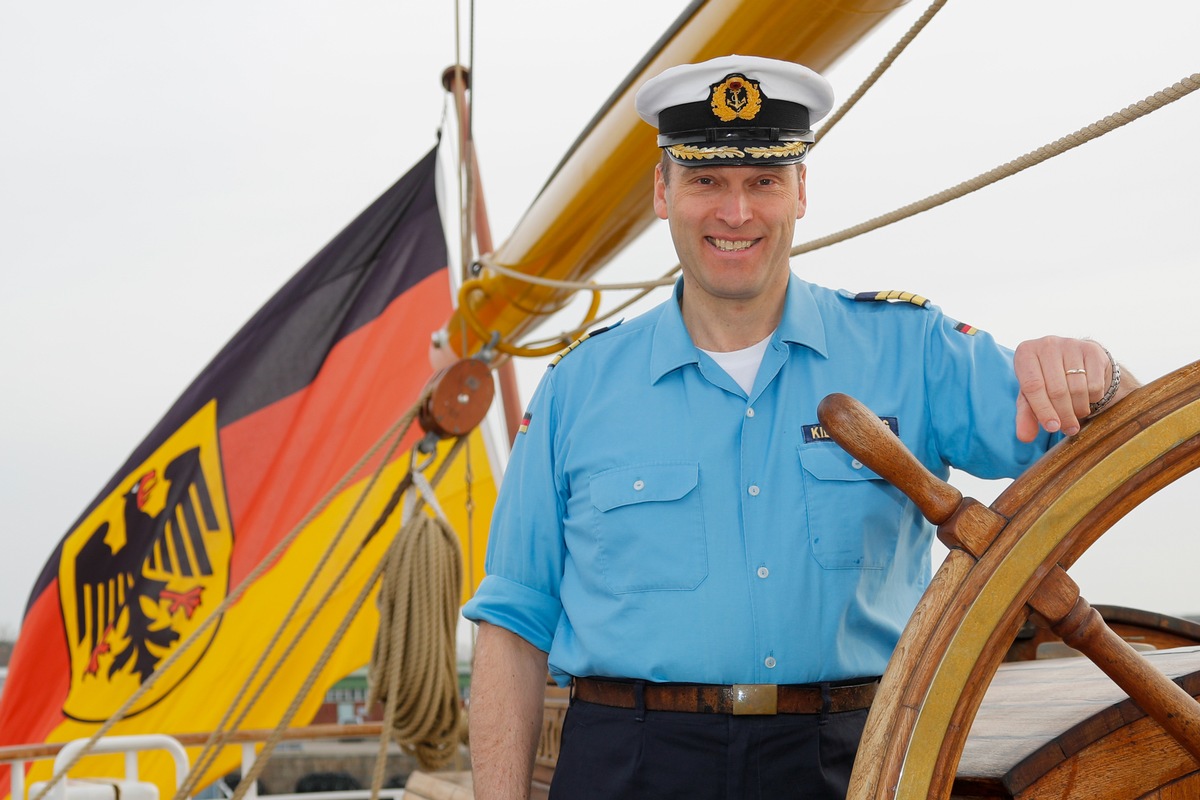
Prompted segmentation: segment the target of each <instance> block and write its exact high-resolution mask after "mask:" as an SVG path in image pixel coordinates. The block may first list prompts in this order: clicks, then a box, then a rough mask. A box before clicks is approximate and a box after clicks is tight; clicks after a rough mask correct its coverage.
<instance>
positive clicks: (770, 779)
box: [550, 700, 867, 800]
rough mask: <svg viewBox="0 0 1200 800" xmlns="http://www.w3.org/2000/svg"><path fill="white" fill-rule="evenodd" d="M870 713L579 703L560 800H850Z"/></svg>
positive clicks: (567, 742) (562, 758)
mask: <svg viewBox="0 0 1200 800" xmlns="http://www.w3.org/2000/svg"><path fill="white" fill-rule="evenodd" d="M866 721H867V710H866V709H863V710H861V711H847V712H843V713H839V714H779V715H775V716H730V715H725V714H694V713H685V712H670V711H645V710H644V709H624V708H611V707H609V706H602V705H596V704H593V703H585V702H582V701H577V700H573V701H572V703H571V707H570V709H568V711H567V716H566V720H565V721H564V723H563V733H562V745H561V748H560V750H559V757H558V766H557V767H556V768H555V772H554V782H553V783H552V785H551V787H550V800H631V799H632V798H681V799H682V798H687V800H759V798H762V800H787V799H788V798H797V800H799V798H803V799H804V800H844V798H845V796H846V791H847V789H848V787H849V785H850V770H851V768H852V767H853V766H854V754H855V752H856V751H857V749H858V742H859V739H860V738H861V737H862V731H863V726H864V725H865V724H866Z"/></svg>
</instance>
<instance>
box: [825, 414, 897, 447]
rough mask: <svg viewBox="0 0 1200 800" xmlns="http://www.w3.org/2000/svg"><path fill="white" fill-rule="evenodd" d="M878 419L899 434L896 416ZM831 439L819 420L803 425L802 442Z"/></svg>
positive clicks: (827, 440)
mask: <svg viewBox="0 0 1200 800" xmlns="http://www.w3.org/2000/svg"><path fill="white" fill-rule="evenodd" d="M879 419H880V421H882V422H883V424H885V425H887V426H888V429H889V430H890V431H891V432H892V433H894V434H896V435H897V436H899V435H900V420H899V418H898V417H880V418H879ZM832 441H833V439H831V438H830V436H829V431H827V430H825V426H824V425H822V424H820V423H819V422H812V423H809V424H807V425H805V426H804V443H805V444H812V443H813V442H832Z"/></svg>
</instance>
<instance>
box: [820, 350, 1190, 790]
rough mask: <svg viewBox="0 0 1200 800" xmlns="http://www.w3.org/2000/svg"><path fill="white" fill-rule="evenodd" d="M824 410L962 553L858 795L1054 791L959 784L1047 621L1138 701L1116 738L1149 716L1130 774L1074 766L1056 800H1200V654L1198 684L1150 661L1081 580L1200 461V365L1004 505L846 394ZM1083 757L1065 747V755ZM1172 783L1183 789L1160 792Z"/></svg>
mask: <svg viewBox="0 0 1200 800" xmlns="http://www.w3.org/2000/svg"><path fill="white" fill-rule="evenodd" d="M820 416H821V421H822V423H823V424H824V425H825V426H826V428H827V429H828V430H829V432H830V435H831V436H832V437H833V438H834V439H835V440H837V441H838V443H839V444H841V445H842V446H843V447H844V448H845V449H846V450H848V451H850V452H851V453H852V454H853V455H854V456H855V457H856V458H858V459H859V460H860V461H862V462H863V463H865V464H867V465H868V466H870V467H871V468H872V469H874V470H875V471H876V472H877V473H879V474H880V475H881V476H883V477H884V478H887V479H888V480H890V481H891V482H892V483H894V484H895V485H897V486H898V487H900V488H901V489H903V490H904V491H905V492H906V493H907V494H908V495H909V496H910V497H911V498H912V499H913V500H914V501H915V502H916V503H917V505H918V506H919V507H920V508H921V510H922V511H923V512H924V513H925V516H926V517H927V518H929V519H930V521H932V522H933V523H935V524H937V525H938V526H939V527H938V536H939V538H941V539H942V541H943V542H944V543H945V544H946V545H947V546H948V547H950V553H949V555H948V556H947V558H946V560H945V561H944V562H943V564H942V566H941V568H940V569H939V570H938V572H937V574H936V575H935V576H934V579H933V582H932V583H931V585H930V587H929V589H928V590H927V591H926V593H925V595H924V596H923V597H922V599H921V601H920V603H919V604H918V606H917V609H916V611H915V612H914V614H913V616H912V618H911V620H910V622H909V624H908V626H907V628H906V629H905V631H904V634H903V636H902V637H901V639H900V642H899V645H898V646H897V648H896V651H895V654H894V655H893V656H892V660H891V662H890V663H889V665H888V668H887V671H886V673H885V675H884V677H883V683H882V686H881V689H880V692H879V694H878V697H877V698H876V700H875V704H874V706H873V707H872V709H871V712H870V716H869V718H868V721H867V727H866V731H865V733H864V736H863V741H862V746H861V749H860V751H859V756H858V760H857V761H856V763H855V768H854V775H853V778H852V781H851V787H850V794H849V797H850V798H853V800H867V799H868V798H870V799H872V800H876V799H880V798H905V799H906V800H925V798H949V797H951V795H952V792H954V796H955V797H960V796H961V797H968V796H970V797H1005V796H1010V797H1015V796H1020V797H1035V796H1042V795H1038V794H1036V793H1034V792H1032V791H1031V792H1030V793H1029V794H1020V793H1018V794H1001V793H997V794H988V793H987V792H981V793H978V794H971V793H969V792H968V793H963V792H962V791H956V790H954V782H955V774H956V771H957V769H958V766H959V760H960V758H961V757H962V755H963V751H964V746H965V744H966V740H967V734H968V732H970V729H971V726H972V722H973V721H974V720H975V718H976V714H977V712H978V710H979V708H980V704H981V702H982V700H983V697H984V694H985V692H986V691H987V689H988V686H989V684H990V683H991V681H992V680H993V677H994V676H995V675H996V672H997V669H998V668H999V666H1000V663H1001V662H1002V661H1003V660H1004V659H1005V654H1006V653H1007V652H1008V650H1009V647H1010V645H1011V644H1012V643H1013V640H1014V637H1015V636H1016V635H1017V633H1018V631H1019V630H1020V629H1021V627H1022V626H1023V625H1024V624H1026V622H1027V621H1028V620H1030V619H1031V618H1032V619H1034V620H1036V621H1038V622H1039V623H1040V624H1041V625H1043V626H1045V627H1048V628H1050V629H1051V630H1052V631H1054V633H1055V634H1057V635H1058V636H1059V637H1061V638H1062V640H1063V642H1064V643H1065V644H1067V645H1069V646H1070V647H1072V648H1075V649H1076V650H1079V651H1081V652H1082V653H1083V654H1084V655H1086V656H1087V657H1088V659H1090V660H1091V662H1092V664H1094V665H1095V666H1096V667H1099V669H1100V670H1102V671H1103V672H1104V673H1106V674H1107V675H1108V676H1109V678H1111V679H1112V681H1114V682H1115V683H1116V684H1117V685H1118V686H1119V687H1120V689H1121V690H1123V692H1124V693H1125V694H1127V695H1128V696H1129V698H1131V699H1132V701H1133V702H1132V703H1130V702H1128V701H1126V702H1125V703H1124V705H1120V704H1118V705H1114V706H1113V707H1112V708H1113V709H1116V710H1115V711H1112V712H1111V713H1110V716H1114V715H1115V717H1121V715H1122V714H1123V715H1124V718H1123V719H1110V720H1108V721H1107V722H1106V724H1109V723H1111V724H1110V727H1111V728H1113V729H1114V730H1115V729H1117V728H1120V727H1121V726H1122V725H1125V724H1126V723H1128V722H1130V721H1131V720H1132V719H1134V718H1136V717H1147V716H1148V718H1147V719H1142V722H1143V723H1144V725H1143V727H1142V728H1140V729H1139V730H1140V731H1142V733H1141V734H1129V733H1126V734H1125V737H1126V738H1125V739H1124V740H1123V744H1122V745H1121V746H1122V747H1123V748H1125V749H1124V751H1123V753H1122V756H1123V758H1122V759H1120V760H1123V761H1124V762H1125V763H1124V764H1123V766H1118V767H1114V768H1113V769H1112V770H1111V771H1110V772H1109V773H1107V774H1104V775H1099V776H1092V780H1091V782H1090V783H1088V781H1087V780H1085V779H1084V777H1086V776H1081V775H1080V774H1079V773H1078V766H1077V765H1075V766H1071V767H1069V768H1067V769H1065V770H1063V772H1064V773H1069V778H1070V781H1069V782H1068V783H1067V784H1064V783H1060V784H1059V785H1058V788H1056V789H1054V791H1055V792H1058V793H1057V794H1053V795H1050V796H1055V797H1060V796H1062V797H1066V796H1071V797H1089V798H1100V797H1121V798H1138V797H1163V798H1166V797H1168V796H1169V797H1176V796H1178V797H1184V796H1196V795H1195V794H1188V792H1200V763H1198V762H1200V703H1197V702H1196V700H1195V699H1193V696H1192V695H1193V694H1195V693H1200V683H1198V682H1197V680H1196V678H1197V677H1200V673H1197V672H1196V671H1197V670H1198V669H1200V649H1195V650H1194V653H1195V654H1194V656H1192V659H1193V660H1192V662H1191V664H1190V667H1189V668H1190V670H1192V675H1189V676H1183V673H1185V672H1187V669H1184V670H1179V669H1172V670H1165V671H1166V672H1172V673H1173V674H1174V675H1176V676H1183V677H1180V678H1179V680H1178V682H1177V681H1176V680H1173V679H1172V678H1171V677H1168V675H1167V674H1164V671H1160V669H1159V668H1158V667H1156V666H1155V664H1156V663H1161V664H1164V665H1166V664H1167V663H1168V662H1167V661H1166V660H1162V659H1151V658H1145V657H1143V656H1142V655H1140V654H1139V653H1138V652H1136V651H1135V650H1134V649H1133V648H1132V647H1131V646H1130V645H1129V644H1128V643H1127V642H1125V641H1124V640H1123V639H1122V638H1121V636H1119V635H1118V634H1117V633H1115V632H1113V630H1112V629H1111V628H1109V627H1108V626H1107V625H1106V624H1105V623H1104V621H1103V620H1102V619H1101V616H1100V614H1099V613H1098V612H1097V611H1096V610H1095V609H1094V608H1092V607H1091V606H1090V605H1089V604H1088V603H1087V601H1086V600H1084V599H1083V598H1082V597H1080V595H1079V589H1078V587H1077V586H1076V584H1075V582H1074V581H1073V580H1072V579H1071V578H1070V576H1069V575H1068V574H1067V571H1068V570H1069V569H1070V567H1071V566H1072V565H1073V564H1074V563H1075V561H1076V560H1077V559H1078V558H1079V557H1080V555H1082V554H1083V553H1084V552H1085V551H1086V550H1087V549H1088V548H1089V547H1090V546H1091V545H1092V544H1093V543H1094V542H1095V541H1096V540H1097V539H1099V538H1100V536H1101V535H1102V534H1103V533H1104V532H1105V531H1107V530H1108V529H1109V528H1110V527H1111V526H1112V525H1113V524H1114V523H1115V522H1116V521H1117V520H1119V519H1121V518H1122V517H1123V516H1124V515H1125V514H1127V513H1128V512H1129V511H1130V510H1131V509H1133V508H1134V507H1135V506H1137V505H1138V504H1139V503H1141V502H1142V501H1143V500H1145V499H1146V498H1148V497H1149V496H1151V495H1152V494H1154V493H1155V492H1157V491H1159V490H1160V489H1162V488H1163V487H1165V486H1167V485H1169V484H1170V483H1172V482H1173V481H1175V480H1176V479H1178V478H1179V477H1181V476H1183V475H1185V474H1187V473H1189V472H1191V471H1192V470H1194V469H1195V468H1196V467H1197V466H1200V362H1196V363H1194V364H1191V365H1189V366H1187V367H1184V368H1182V369H1180V370H1177V371H1176V372H1174V373H1172V374H1170V375H1167V376H1165V377H1164V378H1162V379H1160V380H1158V381H1156V382H1154V383H1152V384H1150V385H1148V386H1146V387H1144V388H1142V389H1139V390H1137V391H1136V392H1134V393H1132V394H1130V395H1129V396H1128V397H1127V398H1125V399H1124V400H1123V401H1122V402H1121V403H1119V404H1117V405H1116V406H1115V407H1113V408H1112V409H1111V410H1109V411H1106V412H1105V413H1104V414H1102V415H1100V416H1099V417H1097V418H1096V419H1095V420H1094V421H1091V422H1089V423H1088V424H1087V425H1086V426H1084V429H1083V431H1081V432H1080V433H1079V434H1078V435H1077V436H1075V437H1073V438H1071V439H1068V440H1065V441H1063V442H1062V443H1060V444H1059V445H1058V446H1056V447H1055V448H1054V449H1053V450H1051V452H1049V453H1048V454H1047V455H1046V456H1044V457H1043V458H1042V459H1041V460H1040V461H1039V462H1038V463H1037V464H1035V465H1034V466H1033V467H1032V468H1031V469H1030V470H1029V471H1028V472H1027V473H1026V474H1025V475H1023V476H1022V477H1021V478H1020V479H1019V480H1017V481H1015V482H1014V483H1013V484H1012V485H1011V486H1010V487H1009V488H1008V489H1007V490H1006V491H1005V492H1004V493H1003V494H1002V495H1001V496H1000V497H998V498H997V499H996V501H995V502H994V503H993V504H992V505H991V506H990V507H986V506H984V505H982V504H981V503H978V502H977V501H974V500H970V499H967V500H965V501H964V500H963V499H962V496H961V494H959V493H958V491H957V490H955V489H954V488H952V487H950V486H949V485H947V484H945V483H943V482H941V481H940V480H938V479H937V478H935V477H934V476H933V475H931V474H929V473H928V472H927V471H926V470H925V469H924V467H922V466H921V465H920V464H919V463H918V462H917V461H916V459H915V458H914V457H913V456H912V455H911V454H909V453H908V451H907V450H905V449H904V448H903V446H902V445H900V443H899V440H898V439H897V438H896V437H895V436H893V435H892V434H891V433H890V431H888V430H887V429H886V428H885V427H883V426H881V425H880V424H879V421H878V418H877V417H875V416H874V415H872V414H871V413H870V412H869V411H868V410H867V409H865V408H863V407H862V406H861V405H860V404H858V403H857V402H856V401H853V400H851V399H850V398H847V397H845V396H842V395H832V396H830V397H828V398H826V400H825V401H824V402H823V403H822V406H821V409H820ZM1170 652H1175V651H1170ZM1185 655H1186V654H1185ZM1081 666H1084V667H1088V668H1090V669H1091V670H1092V672H1095V669H1094V668H1091V667H1090V665H1088V664H1086V663H1084V664H1082V665H1081ZM1184 678H1188V680H1185V679H1184ZM1189 680H1190V682H1189ZM1181 683H1182V684H1183V687H1187V688H1186V689H1185V688H1183V687H1181V685H1180V684H1181ZM1050 702H1053V701H1050ZM1143 712H1144V713H1143ZM1151 718H1152V719H1151ZM1155 722H1156V723H1157V725H1158V726H1161V728H1157V727H1155V728H1154V730H1153V734H1150V733H1146V727H1145V725H1154V723H1155ZM1130 730H1132V729H1130ZM1164 731H1165V733H1164ZM1151 740H1152V741H1151ZM1143 746H1144V747H1151V746H1152V747H1153V748H1154V750H1155V756H1154V759H1153V760H1154V764H1155V766H1154V768H1153V769H1149V768H1148V766H1147V765H1148V764H1150V762H1151V759H1149V751H1148V750H1146V751H1144V752H1139V747H1143ZM1067 749H1069V747H1068V746H1067V745H1066V744H1064V743H1062V742H1060V743H1058V744H1057V752H1058V754H1059V755H1060V756H1061V755H1063V753H1064V752H1065V751H1066V750H1067ZM1064 758H1065V756H1064ZM1140 759H1144V760H1140ZM1061 760H1062V759H1060V761H1061ZM1147 773H1153V774H1147ZM1189 775H1190V776H1192V777H1190V778H1189V777H1188V776H1189ZM1171 785H1174V786H1175V787H1176V789H1174V790H1162V793H1161V794H1160V793H1159V792H1160V787H1169V786H1171ZM1169 791H1175V792H1176V793H1175V794H1171V793H1169ZM1179 792H1183V793H1182V794H1180V793H1179Z"/></svg>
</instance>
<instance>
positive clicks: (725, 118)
mask: <svg viewBox="0 0 1200 800" xmlns="http://www.w3.org/2000/svg"><path fill="white" fill-rule="evenodd" d="M709 102H710V104H711V105H712V111H713V114H715V115H716V116H717V118H718V119H720V120H721V121H722V122H733V121H734V120H735V119H744V120H752V119H754V118H755V117H756V116H758V112H759V111H760V110H761V109H762V92H760V91H759V89H758V84H757V83H755V82H754V81H752V80H750V79H749V78H747V77H746V76H745V75H736V74H735V75H730V76H729V77H728V78H726V79H725V80H724V81H722V82H721V83H718V84H716V85H715V86H713V87H712V95H711V97H710V101H709Z"/></svg>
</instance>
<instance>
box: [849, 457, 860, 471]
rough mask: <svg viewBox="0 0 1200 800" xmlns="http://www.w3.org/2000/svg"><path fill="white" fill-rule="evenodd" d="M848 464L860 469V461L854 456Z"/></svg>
mask: <svg viewBox="0 0 1200 800" xmlns="http://www.w3.org/2000/svg"><path fill="white" fill-rule="evenodd" d="M850 466H852V467H854V468H855V469H862V462H861V461H859V460H858V459H857V458H856V459H854V460H853V461H851V462H850Z"/></svg>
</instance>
